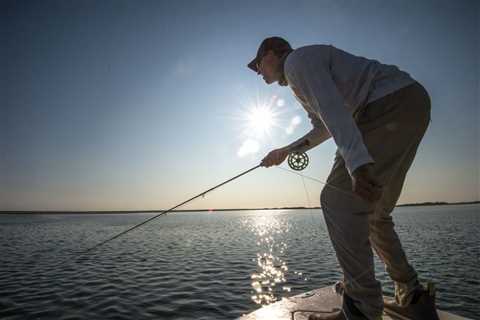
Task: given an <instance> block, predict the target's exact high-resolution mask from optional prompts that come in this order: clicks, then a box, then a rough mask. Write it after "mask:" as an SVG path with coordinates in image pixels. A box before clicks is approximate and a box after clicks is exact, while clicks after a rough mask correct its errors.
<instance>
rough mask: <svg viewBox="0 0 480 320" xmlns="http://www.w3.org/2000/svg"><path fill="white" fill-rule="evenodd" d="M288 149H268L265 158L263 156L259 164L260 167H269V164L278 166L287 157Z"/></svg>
mask: <svg viewBox="0 0 480 320" xmlns="http://www.w3.org/2000/svg"><path fill="white" fill-rule="evenodd" d="M288 154H289V152H288V150H287V148H280V149H275V150H272V151H270V152H269V153H268V154H267V156H266V157H265V158H263V160H262V162H261V163H260V165H261V166H262V167H267V168H268V167H271V166H278V165H279V164H281V163H282V162H283V161H285V159H286V158H287V157H288Z"/></svg>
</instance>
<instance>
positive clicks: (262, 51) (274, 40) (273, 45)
mask: <svg viewBox="0 0 480 320" xmlns="http://www.w3.org/2000/svg"><path fill="white" fill-rule="evenodd" d="M269 50H273V51H274V52H284V51H291V50H292V47H291V46H290V44H289V43H288V41H287V40H285V39H283V38H280V37H270V38H266V39H264V40H263V41H262V43H261V44H260V47H258V51H257V56H256V57H255V58H254V59H253V60H252V61H250V63H249V64H248V67H249V68H250V69H252V70H253V71H255V72H258V69H257V64H258V62H260V60H261V59H262V58H263V57H264V56H265V55H266V54H267V52H268V51H269Z"/></svg>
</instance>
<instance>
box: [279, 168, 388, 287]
mask: <svg viewBox="0 0 480 320" xmlns="http://www.w3.org/2000/svg"><path fill="white" fill-rule="evenodd" d="M277 168H278V169H282V170H284V171H287V172H290V173H293V174H296V175H299V176H300V177H302V180H303V179H304V178H307V179H310V180H313V181H316V182H318V183H321V184H323V185H325V187H330V188H333V189H335V190H336V191H339V192H341V193H343V194H346V195H349V196H351V197H356V198H358V196H357V195H356V194H354V193H353V192H349V191H346V190H343V189H341V188H339V187H336V186H334V185H331V184H330V183H327V182H324V181H321V180H319V179H317V178H313V177H310V176H307V175H305V174H301V173H299V172H298V171H292V170H288V169H286V168H282V167H280V166H278V167H277ZM304 186H305V183H304ZM305 192H307V190H306V187H305ZM307 197H308V194H307ZM377 206H378V203H377V204H376V205H375V206H374V209H373V212H374V213H375V212H376V211H377ZM324 218H325V219H328V221H329V222H330V224H331V225H332V226H333V227H334V228H335V229H337V230H340V232H341V229H340V228H339V227H338V226H337V225H336V224H335V223H334V221H332V220H331V219H330V217H329V216H328V215H325V214H324ZM374 223H375V224H376V223H377V219H375V221H374ZM339 244H340V245H341V246H342V249H343V250H345V252H347V253H348V254H349V255H350V256H351V257H355V254H354V253H353V252H352V251H351V250H350V248H349V246H348V245H346V244H345V243H341V242H339ZM368 272H370V270H369V269H365V270H364V271H362V272H361V273H360V274H359V275H357V276H356V277H352V278H351V279H350V280H349V281H346V280H345V278H344V279H343V281H340V282H337V283H336V284H335V286H334V287H335V290H339V289H338V288H339V287H342V286H343V287H344V286H345V285H346V284H350V283H356V282H357V279H359V278H361V277H363V276H364V275H365V274H367V273H368ZM339 283H340V284H339ZM357 285H358V284H357ZM337 293H339V292H337Z"/></svg>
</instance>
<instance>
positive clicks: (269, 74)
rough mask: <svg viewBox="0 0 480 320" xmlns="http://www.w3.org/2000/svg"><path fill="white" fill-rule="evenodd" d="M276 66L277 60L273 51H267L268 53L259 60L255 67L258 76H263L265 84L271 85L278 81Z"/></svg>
mask: <svg viewBox="0 0 480 320" xmlns="http://www.w3.org/2000/svg"><path fill="white" fill-rule="evenodd" d="M278 64H279V58H278V57H277V56H276V55H275V54H274V53H273V51H268V53H267V54H266V55H264V56H263V58H262V59H260V61H259V63H258V65H257V69H258V74H261V75H262V76H263V80H265V82H266V83H267V84H272V83H274V82H276V81H278V80H279V72H278Z"/></svg>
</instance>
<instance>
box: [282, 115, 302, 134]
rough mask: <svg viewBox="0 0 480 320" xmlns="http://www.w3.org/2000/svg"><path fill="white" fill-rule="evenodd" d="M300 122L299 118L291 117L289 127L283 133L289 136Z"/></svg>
mask: <svg viewBox="0 0 480 320" xmlns="http://www.w3.org/2000/svg"><path fill="white" fill-rule="evenodd" d="M301 122H302V118H300V116H295V117H293V118H292V120H290V125H289V126H288V127H287V128H286V129H285V132H286V133H287V134H288V135H291V134H292V133H293V132H294V131H295V129H296V128H297V127H298V125H299V124H300V123H301Z"/></svg>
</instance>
